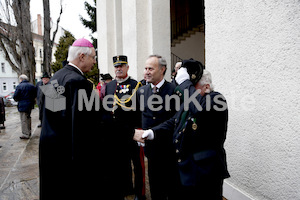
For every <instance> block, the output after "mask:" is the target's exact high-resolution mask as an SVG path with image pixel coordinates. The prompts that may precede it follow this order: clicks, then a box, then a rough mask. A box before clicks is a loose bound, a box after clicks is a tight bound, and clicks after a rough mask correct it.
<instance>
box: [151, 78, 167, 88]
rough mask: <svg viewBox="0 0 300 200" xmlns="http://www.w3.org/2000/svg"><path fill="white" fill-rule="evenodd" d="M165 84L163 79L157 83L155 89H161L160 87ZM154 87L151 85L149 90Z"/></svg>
mask: <svg viewBox="0 0 300 200" xmlns="http://www.w3.org/2000/svg"><path fill="white" fill-rule="evenodd" d="M164 83H165V79H163V80H161V81H160V82H159V83H157V84H156V85H155V86H156V88H158V89H159V88H161V86H163V84H164ZM153 87H154V85H153V84H152V83H151V88H153Z"/></svg>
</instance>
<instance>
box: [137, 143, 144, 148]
mask: <svg viewBox="0 0 300 200" xmlns="http://www.w3.org/2000/svg"><path fill="white" fill-rule="evenodd" d="M137 144H138V146H139V147H144V146H145V143H141V142H137Z"/></svg>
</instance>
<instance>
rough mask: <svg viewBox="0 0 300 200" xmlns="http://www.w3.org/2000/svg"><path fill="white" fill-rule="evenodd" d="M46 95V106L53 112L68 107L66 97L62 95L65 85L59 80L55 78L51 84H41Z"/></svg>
mask: <svg viewBox="0 0 300 200" xmlns="http://www.w3.org/2000/svg"><path fill="white" fill-rule="evenodd" d="M40 89H41V90H42V92H43V93H44V95H45V108H47V109H48V110H50V111H52V112H57V111H61V110H65V109H66V97H64V96H62V94H63V93H64V92H65V87H64V86H61V85H59V84H58V82H57V80H53V81H51V82H50V84H47V85H43V86H40Z"/></svg>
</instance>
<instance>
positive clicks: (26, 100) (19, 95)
mask: <svg viewBox="0 0 300 200" xmlns="http://www.w3.org/2000/svg"><path fill="white" fill-rule="evenodd" d="M19 82H20V84H19V85H18V86H17V88H16V91H15V93H14V96H13V98H14V100H15V101H17V102H18V111H19V112H20V117H21V124H22V136H20V139H29V138H30V136H31V111H32V109H33V108H34V104H35V98H36V88H35V87H34V85H33V84H32V83H29V81H28V77H27V76H26V75H25V74H22V75H20V77H19Z"/></svg>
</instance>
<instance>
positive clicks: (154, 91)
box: [152, 86, 157, 94]
mask: <svg viewBox="0 0 300 200" xmlns="http://www.w3.org/2000/svg"><path fill="white" fill-rule="evenodd" d="M152 93H153V94H156V93H157V87H156V86H154V87H153V88H152Z"/></svg>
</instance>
